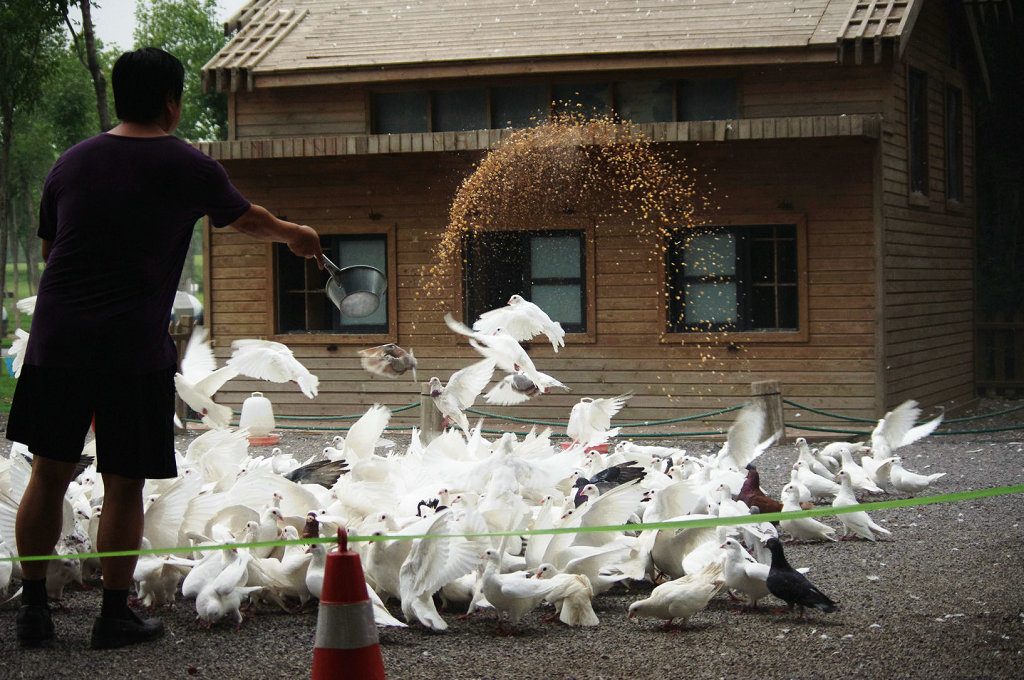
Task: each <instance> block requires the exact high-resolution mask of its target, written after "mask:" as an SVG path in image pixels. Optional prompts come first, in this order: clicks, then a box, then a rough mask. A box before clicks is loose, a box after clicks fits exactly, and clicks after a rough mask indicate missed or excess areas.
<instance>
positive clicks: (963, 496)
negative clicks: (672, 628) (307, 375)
mask: <svg viewBox="0 0 1024 680" xmlns="http://www.w3.org/2000/svg"><path fill="white" fill-rule="evenodd" d="M1022 492H1024V484H1017V485H1014V486H1000V487H994V488H991V489H978V490H976V491H959V492H956V493H945V494H939V495H935V496H918V497H915V498H901V499H896V500H891V501H870V502H867V503H859V504H857V505H848V506H844V507H839V508H833V507H831V506H828V507H821V508H811V509H810V510H794V511H791V512H766V513H763V514H757V515H741V516H738V517H707V518H700V519H689V520H678V521H674V522H652V523H650V524H620V525H617V526H598V527H554V528H550V529H525V530H522V531H496V532H487V533H475V534H393V535H381V534H375V535H370V536H357V535H353V534H349V535H348V540H349V541H370V542H373V541H412V540H415V539H420V538H500V537H503V536H545V535H554V534H584V533H596V532H602V531H661V530H666V529H667V530H680V529H700V528H705V527H719V526H733V525H737V524H759V523H761V522H779V521H782V520H790V519H800V518H803V517H822V516H825V515H841V514H844V513H849V512H860V511H862V510H863V511H865V512H870V511H875V510H891V509H893V508H907V507H914V506H920V505H932V504H935V503H957V502H961V501H969V500H976V499H979V498H991V497H993V496H1005V495H1008V494H1014V493H1022ZM338 540H339V539H338V538H336V537H332V536H326V537H317V538H299V539H293V540H288V541H284V540H278V541H257V542H254V543H223V544H216V545H195V546H180V547H175V548H148V549H139V550H118V551H110V552H93V553H73V554H67V555H32V556H28V557H20V556H19V557H2V558H0V562H11V561H21V562H36V561H46V560H61V559H79V560H82V559H92V558H100V557H129V556H132V555H170V554H177V553H191V552H208V551H211V550H238V549H246V548H272V547H279V546H281V547H284V546H292V545H312V544H314V543H337V542H338Z"/></svg>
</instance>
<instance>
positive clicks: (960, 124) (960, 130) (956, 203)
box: [942, 80, 967, 211]
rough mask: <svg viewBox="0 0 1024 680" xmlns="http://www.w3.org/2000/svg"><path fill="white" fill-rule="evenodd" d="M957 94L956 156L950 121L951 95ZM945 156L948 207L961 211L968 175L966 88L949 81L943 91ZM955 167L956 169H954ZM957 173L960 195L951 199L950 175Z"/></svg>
mask: <svg viewBox="0 0 1024 680" xmlns="http://www.w3.org/2000/svg"><path fill="white" fill-rule="evenodd" d="M951 93H955V94H956V96H957V98H958V99H959V102H958V103H959V107H958V116H957V127H956V130H955V133H956V145H957V148H956V154H955V156H954V155H953V154H952V153H951V151H952V150H951V149H950V134H951V133H952V132H954V130H953V129H952V128H951V127H950V125H951V121H950V120H949V113H950V101H949V98H950V94H951ZM942 118H943V155H944V157H945V160H944V162H945V168H944V169H945V172H944V173H943V175H944V176H943V185H944V189H945V196H946V207H947V208H949V209H951V210H954V211H959V210H963V208H964V203H965V196H964V192H965V191H966V175H967V163H966V159H965V157H964V141H965V140H964V138H965V136H966V128H965V125H964V119H965V116H964V88H963V86H962V84H961V83H959V82H957V81H954V80H947V81H946V83H945V88H944V90H943V116H942ZM954 165H955V168H954ZM951 172H955V173H956V179H957V181H958V183H959V187H958V191H959V195H958V196H956V197H953V198H950V186H951V182H950V173H951Z"/></svg>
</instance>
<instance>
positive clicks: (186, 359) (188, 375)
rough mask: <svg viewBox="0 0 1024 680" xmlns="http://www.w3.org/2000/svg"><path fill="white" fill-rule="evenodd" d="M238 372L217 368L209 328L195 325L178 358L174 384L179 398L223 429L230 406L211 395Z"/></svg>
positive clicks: (205, 421) (229, 418)
mask: <svg viewBox="0 0 1024 680" xmlns="http://www.w3.org/2000/svg"><path fill="white" fill-rule="evenodd" d="M237 375H238V371H237V369H236V368H235V367H234V366H230V365H229V366H223V367H221V368H217V360H216V359H215V358H214V356H213V350H212V349H211V348H210V340H209V331H207V330H206V328H204V327H203V326H195V327H194V328H193V329H192V335H191V336H190V337H189V339H188V345H187V346H186V347H185V354H184V355H183V356H182V358H181V372H180V373H175V374H174V387H175V389H176V390H177V392H178V396H180V397H181V399H182V401H184V402H185V403H186V404H188V405H189V408H191V409H192V410H193V411H195V412H196V413H198V414H199V416H200V418H201V419H202V421H203V422H204V423H205V424H206V425H208V426H209V427H212V428H215V429H224V428H226V427H227V426H228V425H229V424H230V422H231V415H232V413H231V409H230V408H229V407H227V406H223V405H221V404H218V403H216V402H215V401H214V400H213V395H214V394H216V393H217V391H218V390H219V389H220V388H221V387H223V386H224V383H226V382H227V381H228V380H231V379H232V378H234V377H236V376H237Z"/></svg>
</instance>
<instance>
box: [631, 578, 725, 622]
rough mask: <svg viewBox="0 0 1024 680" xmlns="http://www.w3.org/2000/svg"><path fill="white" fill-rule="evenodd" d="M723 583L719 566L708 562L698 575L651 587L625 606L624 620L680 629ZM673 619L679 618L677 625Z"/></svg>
mask: <svg viewBox="0 0 1024 680" xmlns="http://www.w3.org/2000/svg"><path fill="white" fill-rule="evenodd" d="M724 584H725V582H724V578H723V573H722V564H721V563H720V562H711V563H709V564H708V565H707V566H706V567H705V568H704V569H703V570H702V571H700V572H697V573H694V574H687V575H686V576H683V577H682V578H677V579H674V580H672V581H666V582H665V583H662V584H661V585H659V586H657V587H655V589H654V590H652V591H651V594H650V596H648V597H647V598H645V599H643V600H637V601H636V602H633V603H632V604H630V605H629V615H628V616H627V617H626V618H629V619H632V618H633V617H635V616H649V617H653V618H658V619H665V623H664V624H662V627H664V628H668V629H672V628H677V629H678V628H684V627H685V626H686V624H687V622H689V620H690V617H692V616H693V615H694V614H696V613H697V612H699V611H701V610H702V609H704V608H705V607H706V606H707V604H708V602H709V601H710V600H711V598H712V597H713V596H714V595H715V593H717V592H718V591H719V590H721V588H722V586H723V585H724ZM676 619H682V622H681V623H680V624H679V625H678V626H674V625H673V622H674V621H675V620H676Z"/></svg>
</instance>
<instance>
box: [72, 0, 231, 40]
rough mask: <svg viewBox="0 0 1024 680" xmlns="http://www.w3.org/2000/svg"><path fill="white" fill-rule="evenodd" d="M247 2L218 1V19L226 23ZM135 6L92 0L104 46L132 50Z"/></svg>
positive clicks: (120, 0) (129, 1) (130, 1)
mask: <svg viewBox="0 0 1024 680" xmlns="http://www.w3.org/2000/svg"><path fill="white" fill-rule="evenodd" d="M247 1H248V0H217V5H218V6H219V7H220V11H219V12H218V13H217V19H218V20H220V21H224V20H225V19H227V18H228V17H230V16H231V15H232V14H234V13H235V12H236V11H238V9H239V8H240V7H242V6H243V5H244V4H245V3H246V2H247ZM135 4H136V0H92V22H93V24H94V25H95V27H96V33H97V35H99V37H100V39H102V40H103V44H104V45H106V46H107V47H110V46H111V45H113V44H114V43H117V45H118V47H120V48H121V49H122V50H127V49H129V48H131V46H132V33H133V32H134V31H135ZM77 10H78V8H77V7H75V8H74V9H73V10H72V11H73V16H75V17H77V18H78V19H79V20H80V19H81V16H82V15H81V13H80V12H78V11H77ZM76 30H78V27H76Z"/></svg>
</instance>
